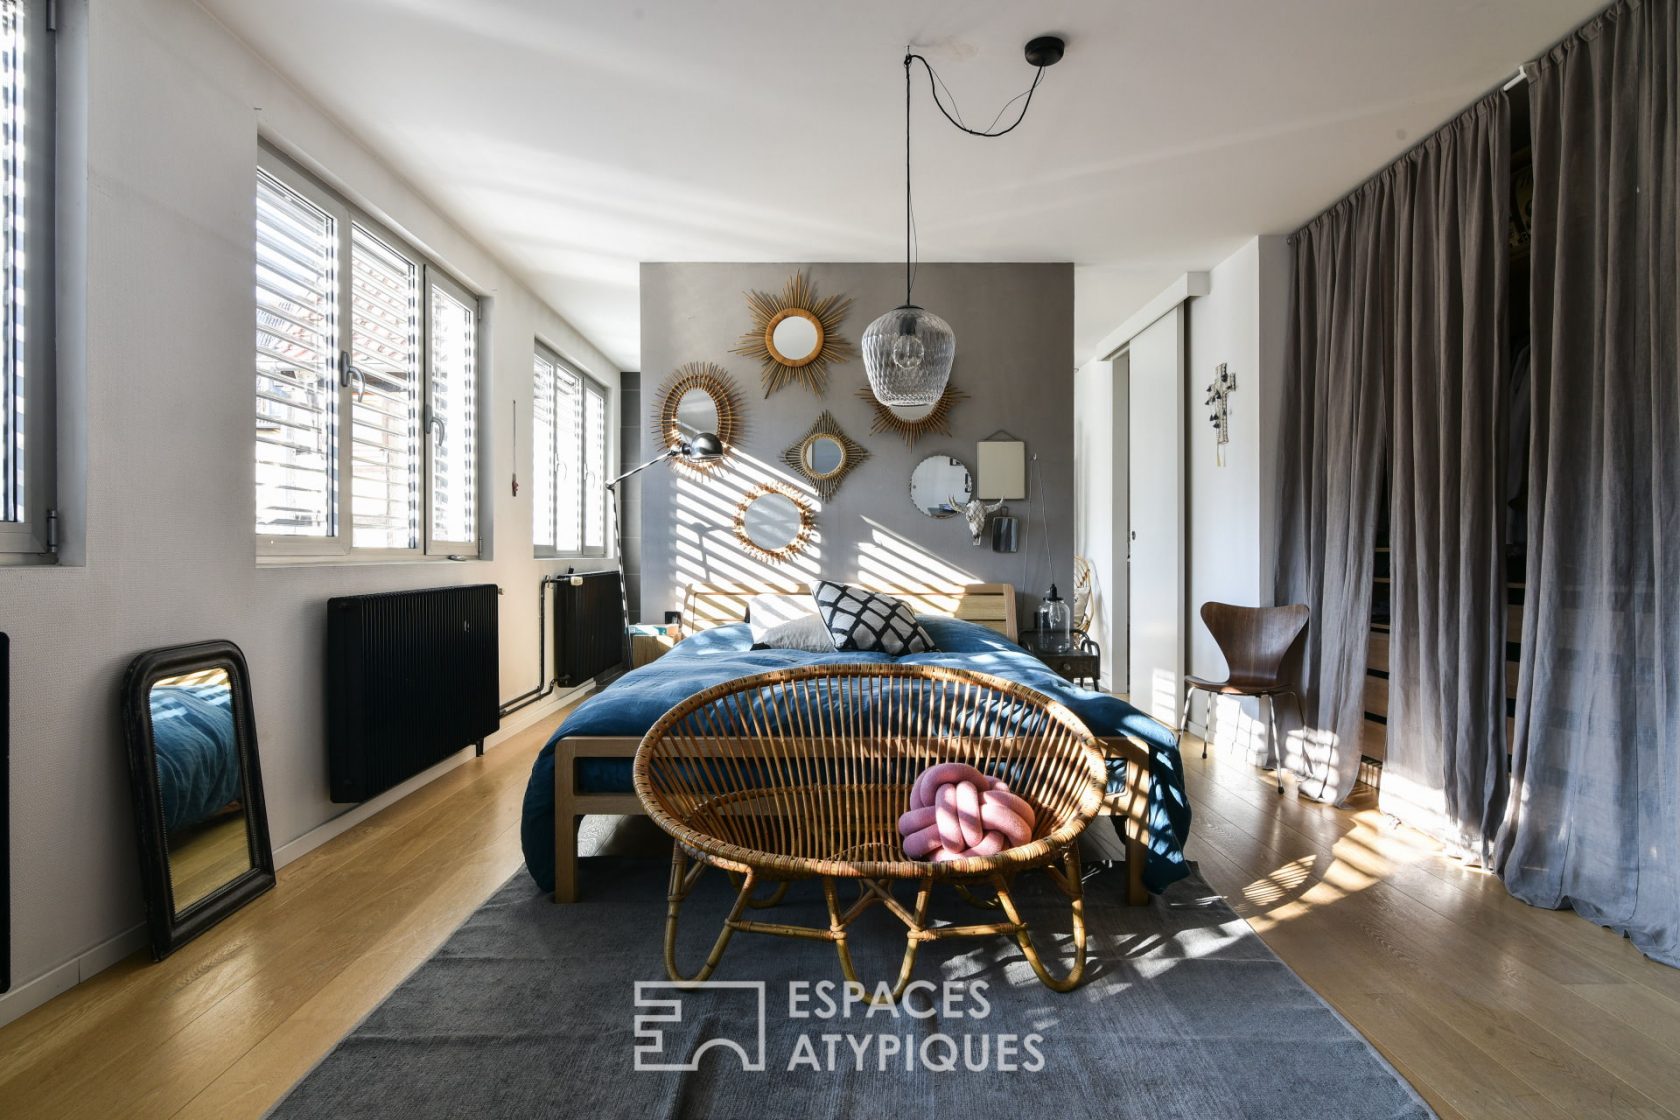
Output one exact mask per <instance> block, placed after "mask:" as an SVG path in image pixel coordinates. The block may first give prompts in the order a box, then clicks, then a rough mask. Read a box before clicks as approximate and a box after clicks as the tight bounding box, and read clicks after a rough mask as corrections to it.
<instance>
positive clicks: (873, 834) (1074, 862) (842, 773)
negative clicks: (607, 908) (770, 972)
mask: <svg viewBox="0 0 1680 1120" xmlns="http://www.w3.org/2000/svg"><path fill="white" fill-rule="evenodd" d="M941 762H962V763H967V764H969V765H971V766H974V767H976V768H977V769H979V770H981V771H983V772H984V773H986V774H988V775H993V776H996V777H998V778H1001V779H1003V780H1005V781H1007V783H1008V785H1009V788H1010V790H1012V791H1013V792H1014V793H1015V794H1016V795H1018V796H1020V797H1022V798H1024V799H1025V800H1026V801H1027V802H1028V803H1029V804H1031V806H1032V807H1033V809H1034V811H1035V813H1036V818H1037V819H1036V823H1035V826H1034V828H1033V832H1032V838H1031V840H1030V841H1029V842H1028V843H1026V844H1024V845H1021V846H1018V847H1013V848H1008V849H1005V850H1003V851H1001V852H999V853H998V854H996V855H992V856H983V857H969V858H961V859H953V860H951V861H949V862H942V863H929V862H920V861H916V860H911V859H909V858H907V857H906V856H905V855H904V852H903V848H902V846H901V840H900V837H899V834H898V829H897V823H898V818H899V815H900V814H901V813H902V812H904V810H905V809H906V808H907V807H908V805H909V798H910V790H911V786H912V784H913V783H914V782H915V780H916V778H917V776H918V775H919V774H921V773H922V771H923V770H925V769H926V768H928V767H929V766H932V765H935V764H937V763H941ZM634 777H635V787H636V795H637V797H638V798H640V800H641V802H642V804H643V806H644V807H645V808H646V810H647V813H648V815H649V816H650V817H652V818H653V820H654V821H655V822H656V823H657V824H658V825H659V826H660V827H661V828H662V829H664V830H665V831H666V832H667V833H669V834H670V835H671V836H672V837H673V839H674V840H675V844H674V846H673V851H672V857H671V885H670V895H669V906H668V910H667V918H666V926H665V967H666V971H667V972H668V973H669V974H670V976H671V979H672V980H674V981H676V982H678V983H698V982H700V981H702V980H705V979H707V978H708V977H710V976H711V974H712V972H713V970H714V969H715V968H716V967H717V965H718V961H719V960H720V959H721V957H722V956H723V952H724V949H725V948H726V947H727V946H728V944H729V939H730V937H731V936H732V935H733V934H735V933H737V932H746V933H768V934H777V935H780V936H786V937H804V938H815V939H820V940H828V941H832V942H834V946H835V950H836V952H837V954H838V955H839V958H840V968H841V971H842V972H843V973H844V975H845V978H846V979H847V980H848V981H850V982H853V983H859V981H858V977H857V974H856V972H855V970H854V969H853V967H852V958H851V953H850V951H849V949H848V947H847V943H846V938H847V928H848V927H849V926H850V925H851V924H852V922H853V921H855V920H856V919H857V917H858V916H859V915H860V914H862V913H863V912H864V911H866V910H868V909H869V908H870V907H872V906H875V905H880V906H884V907H886V908H887V909H888V910H890V911H891V912H892V913H893V914H894V915H896V916H897V917H898V918H899V920H900V921H902V922H903V923H904V925H905V926H906V929H907V933H906V939H905V940H906V944H905V949H904V959H903V963H902V965H901V967H900V969H899V973H898V977H897V979H896V981H895V982H894V983H893V985H892V988H891V993H892V997H891V998H893V999H895V1000H896V999H897V998H899V996H901V995H902V994H903V992H904V990H905V987H906V985H908V984H909V982H910V977H911V970H912V968H913V967H914V965H915V960H916V952H917V950H918V949H919V948H920V947H921V945H922V943H923V942H925V941H931V940H936V939H943V938H947V937H988V936H997V935H1006V936H1013V937H1014V938H1015V940H1016V942H1017V943H1018V944H1019V945H1020V947H1021V951H1022V953H1024V954H1025V955H1026V959H1027V961H1028V962H1029V963H1030V964H1031V966H1032V969H1033V971H1034V972H1035V973H1036V974H1037V975H1038V977H1039V979H1040V980H1042V981H1043V982H1044V983H1045V984H1046V985H1047V986H1049V987H1050V988H1052V989H1054V990H1056V991H1069V990H1071V989H1073V988H1074V987H1076V986H1077V985H1078V984H1079V982H1080V980H1081V978H1082V976H1083V974H1084V968H1085V920H1084V901H1083V893H1082V889H1081V883H1080V870H1079V851H1078V844H1077V841H1078V838H1079V834H1080V833H1081V832H1082V831H1083V830H1084V828H1085V825H1086V824H1087V823H1088V822H1089V821H1090V820H1091V818H1092V817H1093V816H1094V815H1095V814H1096V813H1097V811H1098V809H1099V808H1100V807H1101V805H1102V801H1103V787H1104V777H1105V773H1104V768H1103V755H1102V752H1101V750H1100V749H1099V746H1098V742H1097V740H1096V739H1095V738H1094V737H1093V736H1092V735H1091V734H1090V732H1089V731H1088V730H1087V729H1086V728H1085V726H1084V725H1083V724H1082V723H1081V722H1080V721H1079V719H1078V717H1076V716H1075V715H1074V714H1073V713H1072V712H1070V711H1068V710H1067V709H1066V708H1065V707H1063V706H1062V705H1060V704H1058V703H1056V702H1055V701H1053V700H1051V699H1050V698H1049V697H1047V696H1044V695H1043V694H1041V693H1038V692H1034V691H1033V690H1031V689H1029V688H1025V687H1023V686H1021V685H1018V684H1014V683H1012V682H1010V681H1006V680H1003V679H1000V678H997V677H991V676H986V675H983V674H980V673H973V672H967V671H961V670H954V669H945V668H940V667H935V666H927V665H815V666H810V667H806V668H800V669H786V670H780V671H777V672H771V673H762V674H759V675H757V676H752V677H745V678H742V679H740V680H735V681H730V682H728V683H726V684H723V685H719V686H717V687H716V688H711V689H708V690H706V691H704V692H701V693H698V694H697V695H695V696H692V697H690V698H689V699H687V700H685V701H684V702H682V703H681V704H679V705H677V706H676V707H675V708H673V709H671V711H669V712H667V713H666V714H665V715H664V717H662V718H661V719H660V720H659V722H658V723H657V724H655V725H654V726H653V728H652V730H650V731H649V732H648V734H647V737H646V738H645V739H643V741H642V745H641V748H640V749H639V750H638V751H637V752H636V761H635V768H634ZM707 866H712V867H717V868H720V869H722V870H724V871H727V872H731V873H733V874H735V875H737V876H739V878H740V882H739V892H738V894H737V896H736V899H735V902H734V905H733V906H732V908H731V909H730V912H729V917H728V918H727V919H726V920H725V922H724V928H723V930H722V931H721V932H720V933H719V935H718V938H717V941H716V943H715V944H714V945H713V946H712V950H711V953H710V955H709V956H708V957H707V958H706V961H705V963H704V964H703V965H702V966H701V967H700V969H699V971H698V972H696V973H694V974H693V975H692V976H684V975H683V973H682V970H681V969H679V968H678V966H677V960H676V938H677V923H678V917H679V914H680V913H681V910H682V904H683V901H684V900H685V899H686V898H687V897H688V895H689V893H690V891H691V890H692V889H693V887H694V884H695V882H696V881H697V880H698V878H699V877H700V874H701V873H702V872H703V871H704V870H705V868H706V867H707ZM1032 869H1043V870H1044V871H1045V872H1046V873H1047V874H1048V875H1049V876H1050V878H1051V879H1052V881H1053V882H1054V883H1055V885H1056V886H1057V888H1059V889H1060V891H1061V892H1062V893H1063V894H1065V895H1066V896H1067V898H1068V899H1069V900H1070V902H1071V906H1072V917H1073V923H1072V924H1073V938H1074V953H1073V957H1074V959H1073V963H1072V966H1071V967H1070V968H1069V969H1068V971H1067V973H1066V975H1064V976H1060V977H1058V976H1056V975H1054V974H1052V973H1051V971H1050V970H1049V969H1048V968H1046V966H1045V964H1044V962H1043V961H1042V960H1041V959H1040V956H1039V953H1038V951H1037V949H1035V948H1034V946H1033V942H1032V938H1031V935H1030V933H1029V931H1028V928H1027V923H1026V922H1025V920H1023V918H1022V916H1021V913H1020V910H1019V908H1018V907H1017V906H1016V904H1015V900H1014V898H1013V897H1012V896H1011V894H1010V886H1011V883H1012V881H1013V879H1014V877H1015V876H1016V874H1017V873H1019V872H1022V871H1027V870H1032ZM810 878H817V879H820V880H821V882H822V890H823V894H824V896H825V898H826V900H827V903H828V913H829V926H828V928H826V929H823V928H816V927H810V926H795V925H785V924H781V923H775V922H764V921H755V920H749V919H746V918H744V917H743V916H742V915H743V914H744V913H745V911H746V910H747V909H748V908H749V907H752V908H754V909H761V908H764V907H769V906H773V905H775V903H776V902H778V901H779V900H780V899H781V897H782V895H783V894H784V893H785V892H786V889H787V883H788V882H789V881H791V880H795V879H810ZM841 879H851V880H855V881H857V882H858V884H859V887H860V897H859V898H858V900H857V902H855V903H853V904H851V905H850V906H848V907H845V908H842V907H841V905H840V900H839V894H838V890H837V881H838V880H841ZM900 879H907V880H911V881H913V882H915V883H916V885H917V890H916V897H915V902H914V904H913V906H908V907H907V906H906V905H904V904H903V903H902V902H900V901H899V900H898V899H897V898H895V897H894V896H893V893H892V884H893V883H894V881H896V880H900ZM938 882H944V883H949V884H953V885H955V886H956V887H957V888H958V889H959V890H961V891H963V892H964V893H965V894H967V891H966V888H967V887H970V886H980V887H989V888H991V889H992V890H995V891H996V894H997V898H996V903H995V904H996V905H997V906H998V907H1000V908H1001V910H1002V917H1003V919H1004V920H1001V921H992V922H986V923H981V924H969V925H951V924H945V925H939V924H935V923H934V922H932V921H931V920H930V918H929V914H928V908H929V901H930V897H931V894H932V889H933V886H934V884H935V883H938ZM766 883H773V884H778V885H777V886H776V888H775V890H774V891H773V893H772V894H771V895H770V896H769V897H767V898H756V897H755V891H756V890H757V889H758V888H759V887H761V886H763V885H764V884H766ZM866 990H870V991H873V990H874V989H872V988H867V987H866Z"/></svg>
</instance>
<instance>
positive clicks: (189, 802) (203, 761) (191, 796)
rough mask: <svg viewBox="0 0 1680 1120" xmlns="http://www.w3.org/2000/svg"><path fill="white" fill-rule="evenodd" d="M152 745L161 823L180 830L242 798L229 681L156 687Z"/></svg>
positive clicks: (168, 827)
mask: <svg viewBox="0 0 1680 1120" xmlns="http://www.w3.org/2000/svg"><path fill="white" fill-rule="evenodd" d="M150 702H151V706H152V745H153V749H154V751H155V752H156V756H157V776H158V793H159V794H160V795H161V800H162V801H163V824H164V828H165V829H166V830H168V831H169V832H176V831H178V830H180V829H183V828H187V827H189V826H191V825H195V824H197V823H198V822H199V821H202V820H204V819H206V818H207V817H210V816H213V815H215V813H217V812H218V811H219V810H221V809H223V808H225V807H226V806H227V805H228V804H229V803H231V802H234V801H238V800H239V799H240V798H241V797H242V796H243V793H242V791H241V781H240V769H239V751H238V749H237V744H236V743H235V742H234V737H233V693H232V692H231V691H230V690H229V689H228V687H227V686H226V685H214V686H199V687H172V686H167V685H166V686H163V687H158V688H153V689H152V691H151V697H150Z"/></svg>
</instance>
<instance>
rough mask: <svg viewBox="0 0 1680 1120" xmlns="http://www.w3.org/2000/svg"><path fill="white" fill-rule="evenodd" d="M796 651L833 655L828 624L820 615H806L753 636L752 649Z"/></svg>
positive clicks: (832, 641)
mask: <svg viewBox="0 0 1680 1120" xmlns="http://www.w3.org/2000/svg"><path fill="white" fill-rule="evenodd" d="M761 646H762V647H764V648H766V649H798V650H804V651H805V652H806V653H833V652H834V639H833V638H832V637H830V636H829V633H828V624H827V623H826V622H824V621H823V620H822V616H821V615H817V614H808V615H806V616H805V617H803V618H796V619H793V620H791V621H789V622H783V623H779V624H777V625H775V626H772V627H770V628H769V629H768V630H766V631H764V633H762V634H759V633H756V632H755V633H754V634H753V648H754V649H757V648H759V647H761Z"/></svg>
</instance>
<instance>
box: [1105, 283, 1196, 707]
mask: <svg viewBox="0 0 1680 1120" xmlns="http://www.w3.org/2000/svg"><path fill="white" fill-rule="evenodd" d="M1183 315H1184V311H1183V308H1182V306H1180V307H1175V308H1174V309H1173V310H1172V311H1170V312H1168V313H1167V314H1166V315H1163V316H1162V317H1161V318H1160V319H1157V320H1156V321H1155V322H1154V324H1152V325H1151V326H1149V327H1148V328H1146V329H1145V330H1144V331H1143V333H1141V334H1139V335H1138V336H1137V337H1136V338H1134V339H1132V342H1131V346H1130V347H1129V349H1128V359H1129V360H1128V362H1127V363H1126V366H1125V367H1124V370H1125V372H1126V373H1127V378H1126V381H1127V384H1126V386H1125V388H1124V390H1122V391H1123V392H1124V393H1125V400H1126V404H1127V410H1126V411H1127V431H1128V434H1129V437H1128V441H1127V446H1128V451H1129V454H1128V460H1129V468H1128V471H1127V502H1126V504H1127V507H1128V517H1129V519H1130V522H1131V533H1130V537H1131V539H1130V541H1129V542H1128V543H1129V544H1130V549H1131V553H1130V555H1131V564H1130V569H1131V587H1130V589H1129V592H1128V594H1127V597H1126V598H1127V603H1128V605H1129V606H1130V609H1131V634H1130V642H1129V647H1130V648H1129V654H1128V657H1127V661H1128V662H1129V666H1128V670H1129V675H1130V681H1131V684H1130V687H1129V690H1128V691H1129V692H1130V694H1131V701H1132V704H1133V705H1135V706H1136V707H1138V708H1139V709H1141V710H1142V711H1144V712H1146V713H1148V714H1149V715H1152V716H1154V717H1155V718H1156V719H1158V720H1161V721H1162V722H1164V723H1166V724H1167V725H1168V726H1171V727H1176V726H1178V719H1179V705H1180V703H1181V702H1182V699H1183V687H1184V679H1183V678H1184V619H1185V606H1184V326H1183ZM1121 370H1122V367H1120V366H1118V365H1117V366H1116V372H1121Z"/></svg>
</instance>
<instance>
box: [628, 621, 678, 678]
mask: <svg viewBox="0 0 1680 1120" xmlns="http://www.w3.org/2000/svg"><path fill="white" fill-rule="evenodd" d="M681 640H682V627H680V626H662V625H658V624H656V623H651V622H641V623H637V624H636V625H634V626H632V627H630V668H632V669H640V668H641V667H642V666H643V665H646V664H648V663H649V662H653V661H657V660H659V659H660V658H661V657H663V656H665V651H666V650H668V649H670V648H671V647H672V646H674V645H676V644H677V643H678V642H680V641H681Z"/></svg>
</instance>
